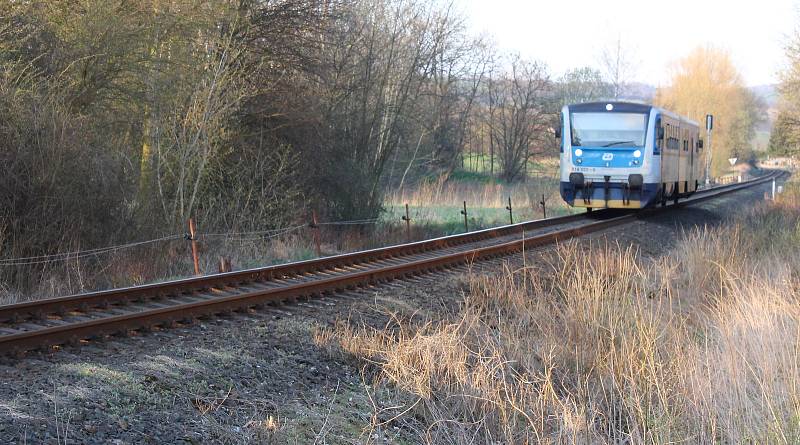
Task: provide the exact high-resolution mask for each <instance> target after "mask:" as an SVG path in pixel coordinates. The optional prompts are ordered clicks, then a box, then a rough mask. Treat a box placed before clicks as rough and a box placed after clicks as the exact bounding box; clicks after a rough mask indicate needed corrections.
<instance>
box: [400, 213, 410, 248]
mask: <svg viewBox="0 0 800 445" xmlns="http://www.w3.org/2000/svg"><path fill="white" fill-rule="evenodd" d="M402 220H403V221H405V222H406V241H408V242H409V243H410V242H411V217H410V216H409V215H408V204H406V214H405V216H403V217H402Z"/></svg>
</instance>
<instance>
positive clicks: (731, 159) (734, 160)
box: [728, 158, 739, 167]
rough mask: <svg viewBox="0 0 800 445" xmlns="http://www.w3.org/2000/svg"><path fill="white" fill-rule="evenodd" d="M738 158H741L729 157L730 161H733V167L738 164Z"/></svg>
mask: <svg viewBox="0 0 800 445" xmlns="http://www.w3.org/2000/svg"><path fill="white" fill-rule="evenodd" d="M738 160H739V158H728V162H730V163H731V167H733V166H734V165H736V161H738Z"/></svg>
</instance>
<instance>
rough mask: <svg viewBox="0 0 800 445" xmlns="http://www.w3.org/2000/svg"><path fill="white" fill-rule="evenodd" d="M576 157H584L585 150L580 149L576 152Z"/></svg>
mask: <svg viewBox="0 0 800 445" xmlns="http://www.w3.org/2000/svg"><path fill="white" fill-rule="evenodd" d="M575 156H583V150H581V149H580V148H579V149H577V150H575Z"/></svg>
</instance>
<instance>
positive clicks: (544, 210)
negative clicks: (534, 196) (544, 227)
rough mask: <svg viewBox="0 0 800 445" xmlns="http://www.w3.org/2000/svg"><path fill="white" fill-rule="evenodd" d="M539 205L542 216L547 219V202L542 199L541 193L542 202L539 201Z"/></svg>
mask: <svg viewBox="0 0 800 445" xmlns="http://www.w3.org/2000/svg"><path fill="white" fill-rule="evenodd" d="M539 204H541V205H542V216H543V217H544V219H547V201H546V200H545V199H544V193H542V200H541V201H539Z"/></svg>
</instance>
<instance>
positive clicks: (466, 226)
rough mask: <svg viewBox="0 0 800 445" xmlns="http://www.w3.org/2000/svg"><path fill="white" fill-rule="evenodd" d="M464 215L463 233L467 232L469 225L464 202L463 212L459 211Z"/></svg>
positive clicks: (465, 202)
mask: <svg viewBox="0 0 800 445" xmlns="http://www.w3.org/2000/svg"><path fill="white" fill-rule="evenodd" d="M461 214H462V215H464V232H469V225H468V224H467V201H464V210H462V211H461Z"/></svg>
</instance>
